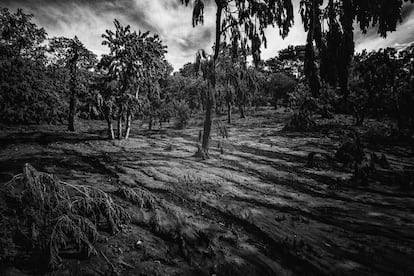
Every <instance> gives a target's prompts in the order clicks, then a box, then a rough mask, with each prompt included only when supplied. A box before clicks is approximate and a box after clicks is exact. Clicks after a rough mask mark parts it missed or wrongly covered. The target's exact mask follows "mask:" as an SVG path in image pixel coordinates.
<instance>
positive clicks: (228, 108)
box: [227, 101, 231, 124]
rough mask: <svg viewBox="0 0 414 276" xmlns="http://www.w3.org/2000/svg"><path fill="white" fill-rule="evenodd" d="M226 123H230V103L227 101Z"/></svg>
mask: <svg viewBox="0 0 414 276" xmlns="http://www.w3.org/2000/svg"><path fill="white" fill-rule="evenodd" d="M227 123H228V124H231V103H230V101H227Z"/></svg>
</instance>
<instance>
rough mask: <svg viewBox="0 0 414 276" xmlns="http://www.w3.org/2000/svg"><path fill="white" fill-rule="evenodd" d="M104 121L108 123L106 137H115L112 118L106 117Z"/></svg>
mask: <svg viewBox="0 0 414 276" xmlns="http://www.w3.org/2000/svg"><path fill="white" fill-rule="evenodd" d="M106 123H107V124H108V137H109V139H111V140H114V139H115V134H114V127H113V125H112V120H111V119H107V120H106Z"/></svg>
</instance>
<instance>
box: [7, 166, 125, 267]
mask: <svg viewBox="0 0 414 276" xmlns="http://www.w3.org/2000/svg"><path fill="white" fill-rule="evenodd" d="M1 197H2V199H3V200H5V201H4V202H5V203H6V204H7V205H6V207H7V208H3V209H2V212H1V216H2V217H3V218H4V219H5V220H4V221H3V220H2V224H3V223H4V224H3V225H2V227H4V229H5V231H4V232H3V233H4V234H3V236H2V237H1V240H3V241H7V240H9V241H12V240H13V238H12V235H14V232H16V231H17V232H18V233H19V234H20V235H22V237H24V240H22V241H20V242H21V243H22V244H24V245H25V247H23V248H22V249H21V250H29V251H31V252H32V254H33V256H32V258H36V257H37V256H39V255H40V256H48V258H47V260H44V261H47V262H48V263H49V266H50V267H51V268H56V267H57V266H58V265H59V263H60V262H61V255H62V254H63V253H65V252H70V251H71V250H73V249H74V250H75V252H76V254H78V255H79V254H86V255H90V254H93V253H95V252H96V249H95V247H94V243H95V242H96V240H97V237H98V235H99V234H98V230H99V229H101V230H109V231H110V232H111V233H116V232H118V231H120V226H121V224H123V223H126V222H128V221H129V215H128V213H127V212H126V211H125V210H124V209H123V208H122V207H121V206H119V205H118V204H116V203H115V202H114V201H113V199H112V198H111V197H110V196H109V195H108V194H106V193H105V192H103V191H102V190H100V189H98V188H95V187H91V186H83V185H73V184H69V183H65V182H62V181H60V180H58V179H57V178H56V177H54V176H53V175H49V174H46V173H42V172H38V171H36V170H35V169H34V168H33V167H32V166H30V165H29V164H26V165H25V167H24V168H23V173H22V174H20V175H17V176H15V177H14V178H13V179H12V180H11V181H10V182H8V183H7V184H5V185H4V186H2V188H1ZM9 208H10V209H9ZM103 221H105V222H106V223H105V224H102V222H103ZM15 242H16V243H17V241H15ZM13 243H14V242H9V244H8V245H9V246H13ZM22 244H21V245H22ZM21 245H20V246H21ZM5 252H8V253H11V255H9V256H7V255H2V256H1V259H2V260H11V259H13V258H15V257H17V254H18V252H16V251H13V250H5ZM3 253H4V252H3ZM38 265H40V266H41V265H44V263H40V264H38Z"/></svg>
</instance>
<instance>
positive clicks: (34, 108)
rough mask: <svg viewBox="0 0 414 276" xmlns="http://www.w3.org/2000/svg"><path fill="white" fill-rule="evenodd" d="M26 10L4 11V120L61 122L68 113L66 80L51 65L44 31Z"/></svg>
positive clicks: (0, 82)
mask: <svg viewBox="0 0 414 276" xmlns="http://www.w3.org/2000/svg"><path fill="white" fill-rule="evenodd" d="M31 20H32V15H30V14H25V13H24V12H23V11H22V10H20V9H19V10H18V11H17V12H16V13H11V12H10V11H9V10H7V9H3V10H1V12H0V22H1V23H0V91H1V92H0V121H1V122H2V123H6V124H16V123H24V124H39V123H59V122H61V121H62V118H63V114H64V113H65V111H66V110H67V105H66V103H65V102H64V100H63V97H62V94H61V92H62V90H64V89H65V83H64V79H62V78H61V75H60V73H59V72H56V71H55V70H54V68H52V67H49V66H47V64H46V59H45V51H44V47H43V46H42V43H43V42H44V40H45V38H46V32H45V30H44V29H42V28H39V27H37V26H36V25H35V24H34V23H32V22H31Z"/></svg>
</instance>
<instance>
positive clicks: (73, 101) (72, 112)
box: [68, 91, 76, 131]
mask: <svg viewBox="0 0 414 276" xmlns="http://www.w3.org/2000/svg"><path fill="white" fill-rule="evenodd" d="M75 117H76V95H75V91H72V92H71V95H70V101H69V120H68V130H69V131H75Z"/></svg>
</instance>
